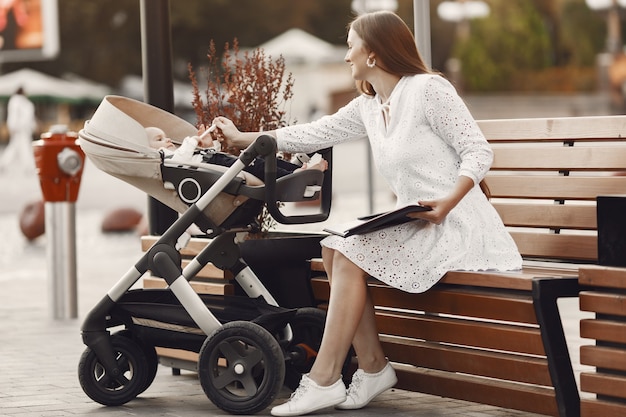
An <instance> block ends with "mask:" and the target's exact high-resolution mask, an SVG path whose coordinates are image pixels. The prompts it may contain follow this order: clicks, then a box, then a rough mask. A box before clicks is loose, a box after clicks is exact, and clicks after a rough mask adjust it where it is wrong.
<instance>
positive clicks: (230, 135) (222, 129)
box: [213, 116, 275, 150]
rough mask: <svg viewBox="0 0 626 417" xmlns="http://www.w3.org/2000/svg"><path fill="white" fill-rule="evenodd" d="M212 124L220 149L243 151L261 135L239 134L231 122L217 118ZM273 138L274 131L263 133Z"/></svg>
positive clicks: (251, 133) (255, 133)
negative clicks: (220, 145) (215, 129)
mask: <svg viewBox="0 0 626 417" xmlns="http://www.w3.org/2000/svg"><path fill="white" fill-rule="evenodd" d="M213 123H214V124H215V126H216V127H217V131H216V132H217V134H216V139H217V140H218V141H219V142H221V143H222V149H226V150H228V149H229V148H230V149H233V148H234V149H245V148H247V147H248V146H250V144H251V143H252V142H254V141H255V140H256V138H257V137H259V135H260V134H261V133H260V132H241V131H240V130H239V129H237V126H235V124H234V123H233V122H232V120H230V119H228V118H226V117H224V116H217V117H216V118H215V119H213ZM263 133H264V134H270V135H272V136H275V133H274V131H268V132H263Z"/></svg>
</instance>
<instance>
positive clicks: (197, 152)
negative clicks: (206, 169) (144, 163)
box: [146, 126, 328, 185]
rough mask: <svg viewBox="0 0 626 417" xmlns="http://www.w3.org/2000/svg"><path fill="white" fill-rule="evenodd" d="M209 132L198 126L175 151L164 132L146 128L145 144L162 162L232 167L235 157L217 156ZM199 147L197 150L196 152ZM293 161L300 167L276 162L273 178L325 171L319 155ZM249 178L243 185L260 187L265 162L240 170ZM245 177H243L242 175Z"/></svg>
mask: <svg viewBox="0 0 626 417" xmlns="http://www.w3.org/2000/svg"><path fill="white" fill-rule="evenodd" d="M211 131H212V129H211V128H209V129H206V130H205V128H204V126H201V127H200V129H199V131H198V135H197V136H187V137H185V138H184V139H183V141H182V143H181V145H180V146H179V147H176V145H175V144H174V142H173V141H172V140H171V139H170V138H168V137H167V135H166V134H165V132H164V131H163V130H162V129H160V128H158V127H154V126H149V127H147V128H146V135H147V136H148V143H149V145H150V147H151V148H153V149H157V150H161V151H163V153H164V155H165V157H166V158H172V159H173V160H180V161H185V162H194V163H207V164H212V165H220V166H225V167H230V166H232V165H233V164H234V163H235V161H236V160H237V158H236V157H234V156H232V155H230V154H227V153H224V152H220V151H218V150H217V149H216V148H215V143H214V141H213V139H212V138H211V136H210V133H211ZM198 146H200V148H201V149H198ZM293 160H294V161H297V162H299V163H300V164H296V163H291V162H288V161H285V160H283V159H280V158H278V159H277V160H276V164H277V165H276V177H277V178H281V177H284V176H285V175H289V174H292V173H294V172H298V171H301V170H304V169H317V170H319V171H322V172H323V171H325V170H326V169H328V162H327V161H326V160H324V159H323V158H321V156H319V154H315V155H313V157H312V158H309V156H308V155H306V154H296V155H294V158H293ZM243 170H244V171H245V172H247V173H249V174H251V175H252V176H253V177H252V178H250V176H246V182H247V183H248V184H250V185H262V184H263V181H262V180H261V178H263V176H264V172H265V161H264V160H263V158H259V157H257V158H256V159H255V160H254V161H253V162H252V163H251V164H250V165H248V166H246V167H245V168H244V169H243ZM244 175H245V174H244Z"/></svg>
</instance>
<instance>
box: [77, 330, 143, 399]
mask: <svg viewBox="0 0 626 417" xmlns="http://www.w3.org/2000/svg"><path fill="white" fill-rule="evenodd" d="M111 344H112V346H113V350H114V351H115V353H116V359H117V362H118V364H119V366H120V369H121V370H122V374H121V375H120V377H118V378H115V379H113V378H109V377H108V376H107V375H106V371H105V369H104V367H103V366H102V364H101V363H100V360H99V359H98V357H97V356H96V354H95V352H94V351H93V350H92V349H91V348H87V349H85V351H84V352H83V354H82V355H81V357H80V361H79V363H78V380H79V382H80V386H81V387H82V389H83V391H84V392H85V394H87V396H88V397H89V398H91V399H92V400H94V401H95V402H97V403H100V404H102V405H109V406H117V405H122V404H125V403H127V402H128V401H130V400H132V399H134V398H135V397H137V395H139V394H140V393H141V392H143V391H144V390H145V388H146V382H147V378H148V371H147V369H148V363H147V360H146V356H145V353H144V351H143V350H142V349H141V347H140V346H139V345H138V344H137V343H135V342H134V341H133V340H132V339H130V338H128V337H125V336H122V335H113V336H111Z"/></svg>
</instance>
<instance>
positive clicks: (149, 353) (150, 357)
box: [115, 329, 159, 395]
mask: <svg viewBox="0 0 626 417" xmlns="http://www.w3.org/2000/svg"><path fill="white" fill-rule="evenodd" d="M115 334H119V335H120V336H124V337H127V338H129V339H131V340H133V341H134V342H135V343H137V345H138V346H139V347H140V348H141V350H142V351H143V353H144V354H145V355H146V361H147V364H148V366H147V368H146V370H147V376H146V386H145V387H144V388H143V389H142V390H141V392H140V393H139V394H141V393H142V392H144V391H145V390H147V389H148V388H150V385H152V383H153V382H154V378H156V374H157V371H158V369H159V355H158V354H157V351H156V349H155V348H154V346H152V345H149V344H147V343H145V342H144V341H143V340H141V339H139V338H137V337H136V336H135V335H134V334H133V332H132V331H131V330H128V329H126V330H120V331H119V332H117V333H115ZM139 394H137V395H139Z"/></svg>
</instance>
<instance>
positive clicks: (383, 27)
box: [348, 11, 491, 198]
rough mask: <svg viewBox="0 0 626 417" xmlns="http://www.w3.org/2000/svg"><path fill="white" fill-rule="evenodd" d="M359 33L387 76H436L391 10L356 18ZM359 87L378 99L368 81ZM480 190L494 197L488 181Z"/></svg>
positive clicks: (354, 24) (361, 81)
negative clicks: (389, 74)
mask: <svg viewBox="0 0 626 417" xmlns="http://www.w3.org/2000/svg"><path fill="white" fill-rule="evenodd" d="M349 29H352V30H354V31H355V32H356V34H357V35H359V37H360V38H361V39H363V43H364V44H365V47H366V48H368V49H369V50H370V51H371V52H374V54H376V65H377V66H378V67H379V68H381V69H382V70H384V71H387V72H388V73H391V74H394V75H398V76H401V77H402V76H406V75H415V74H437V72H435V71H432V70H431V69H430V68H428V66H427V65H426V63H425V62H424V60H423V59H422V55H421V54H420V52H419V50H418V49H417V44H416V43H415V38H414V37H413V33H412V32H411V29H409V27H408V26H407V24H406V23H405V22H404V20H402V19H401V18H400V17H399V16H398V15H397V14H395V13H393V12H389V11H379V12H373V13H365V14H362V15H360V16H358V17H356V18H355V19H354V20H353V21H352V22H351V23H350V24H349V25H348V30H349ZM356 88H357V90H358V91H359V92H360V93H361V94H366V95H368V96H375V95H376V90H374V86H373V85H372V84H370V83H369V82H367V81H365V80H356ZM479 185H480V189H481V190H482V191H483V193H484V194H485V195H486V196H487V198H491V192H490V190H489V187H488V186H487V184H486V183H485V181H481V182H480V183H479Z"/></svg>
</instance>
